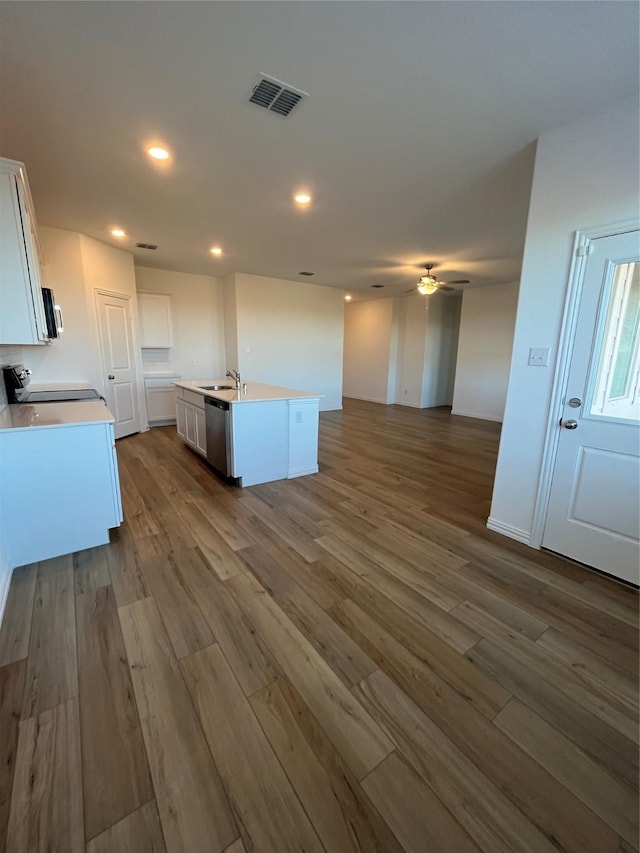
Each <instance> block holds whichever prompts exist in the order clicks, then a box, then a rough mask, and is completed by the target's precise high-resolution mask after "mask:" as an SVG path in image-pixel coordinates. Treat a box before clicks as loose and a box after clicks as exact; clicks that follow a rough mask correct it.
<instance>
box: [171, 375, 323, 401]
mask: <svg viewBox="0 0 640 853" xmlns="http://www.w3.org/2000/svg"><path fill="white" fill-rule="evenodd" d="M174 384H175V386H176V387H177V388H184V389H185V390H187V391H194V392H195V393H196V394H202V396H203V397H215V399H216V400H226V401H227V402H228V403H258V402H265V401H267V400H297V399H299V398H303V397H304V398H307V399H309V398H313V399H316V400H318V399H320V397H323V396H324V394H312V393H310V392H309V391H295V390H293V389H292V388H281V387H280V386H279V385H263V384H262V383H261V382H251V381H248V382H246V383H245V382H244V381H243V382H242V385H244V384H246V386H247V391H246V393H243V392H242V388H241V390H240V391H236V390H235V387H234V388H233V389H232V390H230V391H205V389H204V388H203V387H202V386H204V385H234V384H235V383H234V382H233V380H231V379H192V380H189V381H183V382H175V383H174Z"/></svg>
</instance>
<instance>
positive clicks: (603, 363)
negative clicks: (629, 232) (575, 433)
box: [591, 261, 640, 421]
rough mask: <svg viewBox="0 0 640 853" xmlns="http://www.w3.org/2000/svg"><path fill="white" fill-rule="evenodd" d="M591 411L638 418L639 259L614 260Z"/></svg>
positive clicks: (618, 416)
mask: <svg viewBox="0 0 640 853" xmlns="http://www.w3.org/2000/svg"><path fill="white" fill-rule="evenodd" d="M596 370H597V373H596V381H595V387H594V394H593V397H592V402H591V415H596V416H598V415H600V416H603V417H608V418H619V419H622V420H632V421H638V420H640V399H639V390H640V389H639V380H640V263H638V262H637V261H635V262H632V263H626V264H616V265H615V267H614V273H613V282H612V286H611V292H610V297H609V304H608V306H607V320H606V324H605V329H604V336H603V339H602V344H601V346H600V354H599V358H598V362H597V366H596Z"/></svg>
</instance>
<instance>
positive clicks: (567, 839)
mask: <svg viewBox="0 0 640 853" xmlns="http://www.w3.org/2000/svg"><path fill="white" fill-rule="evenodd" d="M498 432H499V428H498V426H497V425H496V424H492V423H487V422H482V421H476V420H473V419H469V418H462V417H455V416H452V415H451V414H450V413H449V411H448V410H446V409H435V410H422V411H420V410H415V409H409V408H403V407H399V406H388V407H387V406H378V405H375V404H370V403H362V402H357V401H354V400H345V407H344V410H343V411H342V412H330V413H324V414H322V415H321V418H320V473H318V474H317V475H314V476H310V477H304V478H301V479H298V480H291V481H282V482H277V483H270V484H265V485H262V486H255V487H252V488H248V489H236V488H232V487H229V486H227V485H225V484H224V483H222V482H221V481H220V480H219V479H218V478H216V477H215V476H214V475H213V474H212V473H211V471H210V470H209V469H208V468H207V466H206V464H205V463H204V462H203V461H202V460H201V459H200V458H199V457H197V456H196V455H194V454H193V453H192V452H191V451H189V450H188V449H187V448H185V447H184V446H183V445H182V444H181V442H180V441H179V440H178V439H177V437H176V433H175V429H174V428H172V427H162V428H157V429H154V430H151V431H150V432H148V433H145V434H143V435H136V436H132V437H130V438H127V439H122V440H121V441H119V442H118V457H119V464H120V471H121V482H122V490H123V505H124V514H125V522H124V524H123V525H122V527H121V528H120V529H119V530H117V531H114V532H113V534H112V541H111V544H110V545H107V546H104V547H102V548H94V549H90V550H88V551H84V552H81V553H78V554H75V555H69V556H67V557H60V558H58V559H56V560H50V561H47V562H43V563H39V564H37V565H33V566H25V567H22V568H20V569H18V570H16V572H15V573H14V576H13V579H12V584H11V587H10V591H9V599H8V603H7V609H6V613H5V617H4V622H3V625H2V629H1V630H0V730H1V738H0V851H7V853H39V851H61V853H67V851H71V853H75V851H78V853H81V851H82V853H128V851H130V852H131V853H145V851H150V853H152V851H155V853H165V851H166V853H177V851H184V853H200V851H202V853H204V851H206V853H251V851H256V853H288V852H290V853H294V851H299V853H302V851H305V853H315V851H322V850H325V851H327V853H351V851H360V853H402V851H406V853H466V851H469V853H471V851H474V853H478V851H483V853H554V851H556V853H557V851H569V853H632V851H636V853H637V851H638V597H637V593H636V592H635V591H633V590H631V589H628V588H625V587H623V586H621V585H619V584H617V583H615V582H614V581H613V580H610V579H607V578H604V577H602V576H600V575H598V574H596V573H593V572H589V571H588V570H586V569H584V568H582V567H580V566H577V565H575V564H572V563H570V562H568V561H566V560H563V559H561V558H559V557H556V556H554V555H552V554H547V553H544V552H538V551H533V550H531V549H528V548H526V547H525V546H523V545H520V544H519V543H516V542H513V541H510V540H508V539H505V538H503V537H500V536H498V535H496V534H493V533H491V532H490V531H488V530H487V529H486V527H485V520H486V517H487V515H488V508H489V501H490V496H491V488H492V482H493V475H494V468H495V461H496V453H497V446H498Z"/></svg>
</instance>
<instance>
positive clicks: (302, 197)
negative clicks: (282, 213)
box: [293, 193, 311, 204]
mask: <svg viewBox="0 0 640 853" xmlns="http://www.w3.org/2000/svg"><path fill="white" fill-rule="evenodd" d="M293 198H294V201H297V202H298V204H309V202H310V201H311V196H310V195H309V193H296V194H295V195H294V197H293Z"/></svg>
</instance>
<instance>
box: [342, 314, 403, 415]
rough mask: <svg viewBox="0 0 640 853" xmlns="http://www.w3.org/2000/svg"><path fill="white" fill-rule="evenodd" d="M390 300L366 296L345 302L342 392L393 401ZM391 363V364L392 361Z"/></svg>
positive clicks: (363, 398)
mask: <svg viewBox="0 0 640 853" xmlns="http://www.w3.org/2000/svg"><path fill="white" fill-rule="evenodd" d="M393 328H394V300H393V299H369V300H367V301H366V302H351V303H346V304H345V311H344V363H343V394H344V396H345V397H355V398H356V399H359V400H372V401H373V402H375V403H390V402H393V394H394V389H393V386H392V384H391V383H392V375H393V374H394V373H395V370H394V369H392V364H391V362H390V353H391V352H392V350H393V346H392V341H393ZM393 367H395V365H393Z"/></svg>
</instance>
